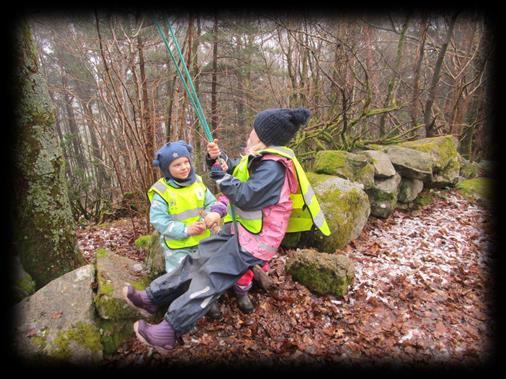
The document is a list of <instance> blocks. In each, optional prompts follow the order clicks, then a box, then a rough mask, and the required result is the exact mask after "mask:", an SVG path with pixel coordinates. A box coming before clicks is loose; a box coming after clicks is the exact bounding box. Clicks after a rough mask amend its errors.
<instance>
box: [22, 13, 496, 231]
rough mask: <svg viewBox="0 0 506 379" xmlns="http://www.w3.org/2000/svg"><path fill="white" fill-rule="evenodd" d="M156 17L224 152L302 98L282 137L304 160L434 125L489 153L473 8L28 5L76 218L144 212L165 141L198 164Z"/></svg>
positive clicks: (484, 74)
mask: <svg viewBox="0 0 506 379" xmlns="http://www.w3.org/2000/svg"><path fill="white" fill-rule="evenodd" d="M154 19H156V20H157V21H159V22H160V23H161V25H162V27H163V28H164V29H165V31H167V22H170V23H171V24H172V25H173V27H174V29H175V31H176V35H177V37H178V40H179V43H180V45H181V47H182V50H183V54H184V56H185V59H186V61H187V64H188V67H189V70H190V72H191V74H192V76H193V80H194V83H195V86H196V89H197V93H198V94H199V98H200V101H201V103H202V106H203V108H204V113H205V115H206V117H207V119H208V123H209V125H210V127H211V131H212V133H213V135H214V136H215V138H218V139H219V141H220V145H221V146H222V148H223V149H224V150H225V151H226V152H228V153H229V154H231V155H232V156H238V153H239V152H240V149H241V148H242V147H243V146H244V145H245V142H246V138H247V135H248V132H249V130H250V128H251V125H252V122H253V120H254V117H255V115H256V113H257V112H259V111H261V110H263V109H265V108H271V107H297V106H304V107H307V108H309V109H311V111H312V112H313V116H312V118H311V120H310V122H309V125H308V126H307V127H306V128H305V129H304V130H303V131H302V132H300V133H299V134H298V135H297V137H296V138H295V140H294V141H293V143H292V145H291V147H292V148H293V149H294V150H295V151H296V153H297V156H298V157H299V158H300V160H301V161H302V162H303V164H304V165H305V166H306V168H310V167H311V163H312V161H311V160H312V157H314V153H315V151H318V150H323V149H343V150H349V151H352V150H353V149H355V148H360V147H363V146H364V145H365V144H367V143H382V144H386V143H394V142H399V141H403V140H407V139H416V138H421V137H425V136H434V135H442V134H453V135H455V136H457V137H458V139H459V140H460V150H461V151H460V152H461V154H462V155H463V156H464V157H465V158H467V159H470V160H475V161H476V160H477V161H479V160H483V159H489V158H490V157H489V156H488V154H489V153H490V149H488V148H487V146H488V144H489V143H490V141H489V140H488V139H487V138H488V136H490V129H491V126H490V117H489V111H488V107H489V105H490V99H489V89H490V85H491V78H490V72H491V71H490V70H491V66H492V63H493V61H492V58H493V50H494V49H493V47H494V35H493V33H492V32H491V30H490V25H488V23H487V22H488V21H487V20H488V19H487V17H485V15H484V14H483V13H480V12H479V11H476V10H474V11H466V10H458V9H455V10H449V11H447V12H444V13H434V12H429V11H427V12H415V11H411V12H404V13H395V12H384V13H382V14H374V15H368V14H367V13H364V14H353V15H347V14H339V13H338V12H335V14H332V13H329V14H311V13H308V14H304V13H300V14H296V15H290V14H287V15H282V14H266V15H261V14H255V13H254V12H249V13H248V12H242V13H230V14H228V13H226V12H217V13H215V14H214V13H208V14H200V13H198V12H196V13H191V12H185V13H178V14H176V15H174V14H169V13H168V12H156V13H147V12H146V13H132V14H130V13H129V14H112V13H107V12H102V11H95V12H93V11H90V12H89V13H80V14H76V15H72V14H71V13H66V14H65V15H58V16H53V15H50V14H46V15H41V16H34V17H32V18H31V19H30V26H31V27H32V31H33V36H34V40H35V42H36V47H37V51H38V57H39V58H38V59H39V60H40V62H39V63H40V67H41V70H40V71H41V73H42V74H43V76H44V77H45V79H46V81H47V83H48V88H49V95H50V97H51V100H52V102H53V103H54V105H55V108H56V109H55V111H56V124H55V126H56V131H57V135H58V140H59V143H60V145H61V146H62V148H63V154H64V158H65V162H66V164H65V175H66V178H67V180H68V185H69V196H70V203H71V206H72V213H73V216H74V218H75V220H76V221H79V222H82V223H83V222H88V221H91V222H103V221H107V220H108V219H111V218H117V217H121V216H125V215H127V214H132V213H133V214H137V215H145V214H146V212H145V210H146V208H145V207H146V205H147V204H146V195H145V192H146V190H147V189H148V188H149V186H150V185H151V184H152V183H153V182H154V181H155V180H156V179H157V178H158V175H159V173H158V172H157V169H156V168H154V167H153V166H152V164H151V161H152V159H153V155H154V152H155V151H156V150H157V149H158V148H159V147H160V146H161V145H162V144H164V143H165V142H167V141H171V140H176V139H184V140H186V141H188V142H189V143H191V144H192V145H193V147H194V157H195V161H196V162H195V163H196V166H197V172H199V173H201V174H202V173H203V172H204V171H205V167H204V162H203V157H204V151H205V143H206V139H205V135H204V133H203V131H202V129H201V128H200V126H199V124H198V120H197V118H196V115H195V113H194V111H193V109H192V107H191V104H190V102H189V101H188V97H187V94H186V92H185V91H184V88H183V86H182V84H181V82H180V80H179V78H178V77H177V74H176V70H175V67H174V65H173V64H172V62H171V61H170V58H169V56H168V54H167V51H166V49H165V46H164V43H163V40H162V39H161V37H160V35H159V34H158V32H157V29H156V27H155V24H154V21H153V20H154ZM122 212H123V213H122ZM125 212H126V213H125ZM147 224H148V225H149V223H147ZM132 226H133V227H134V229H135V225H134V224H133V222H132ZM139 232H140V231H139Z"/></svg>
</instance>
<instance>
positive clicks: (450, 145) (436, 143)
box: [398, 135, 460, 187]
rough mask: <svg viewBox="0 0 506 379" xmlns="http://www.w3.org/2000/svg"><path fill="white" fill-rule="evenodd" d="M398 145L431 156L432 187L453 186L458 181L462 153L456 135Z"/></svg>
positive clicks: (422, 139)
mask: <svg viewBox="0 0 506 379" xmlns="http://www.w3.org/2000/svg"><path fill="white" fill-rule="evenodd" d="M398 146H400V147H407V148H409V149H414V150H416V151H419V152H423V153H427V154H429V155H430V156H431V158H432V179H431V181H430V183H429V184H430V186H431V187H446V186H453V185H455V184H456V183H457V181H458V177H459V174H460V159H459V156H460V154H459V152H458V139H457V138H456V137H454V136H452V135H445V136H437V137H429V138H421V139H418V140H415V141H408V142H402V143H400V144H399V145H398ZM415 179H420V178H415ZM422 180H423V179H422Z"/></svg>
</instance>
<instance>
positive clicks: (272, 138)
mask: <svg viewBox="0 0 506 379" xmlns="http://www.w3.org/2000/svg"><path fill="white" fill-rule="evenodd" d="M310 116H311V112H310V111H309V109H306V108H295V109H290V108H273V109H266V110H264V111H262V112H260V113H258V114H257V116H256V118H255V121H254V122H253V128H254V129H255V132H256V133H257V135H258V138H259V139H260V141H262V142H263V143H264V144H266V145H267V146H269V145H278V146H282V145H286V144H288V142H290V140H291V139H292V138H293V137H294V136H295V134H296V133H297V131H298V130H299V128H300V127H303V126H305V124H306V123H307V121H308V120H309V117H310Z"/></svg>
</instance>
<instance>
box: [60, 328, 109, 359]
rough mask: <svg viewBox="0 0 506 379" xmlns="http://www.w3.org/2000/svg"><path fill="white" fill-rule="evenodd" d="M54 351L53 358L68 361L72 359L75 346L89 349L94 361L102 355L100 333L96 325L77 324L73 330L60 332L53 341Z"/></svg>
mask: <svg viewBox="0 0 506 379" xmlns="http://www.w3.org/2000/svg"><path fill="white" fill-rule="evenodd" d="M52 343H53V345H54V349H53V351H52V352H51V356H54V357H55V358H60V359H65V360H68V359H70V358H72V354H73V353H72V352H73V350H72V349H73V347H72V345H73V344H77V345H78V346H80V347H83V348H85V349H87V350H88V351H89V352H90V353H91V356H92V357H93V358H94V360H98V359H99V358H101V355H102V343H101V340H100V332H99V330H98V328H97V327H96V326H95V325H92V324H86V323H84V322H79V323H77V324H76V325H75V326H74V327H73V328H71V329H68V330H65V331H62V332H60V333H59V334H58V335H57V336H56V338H55V339H54V340H53V342H52Z"/></svg>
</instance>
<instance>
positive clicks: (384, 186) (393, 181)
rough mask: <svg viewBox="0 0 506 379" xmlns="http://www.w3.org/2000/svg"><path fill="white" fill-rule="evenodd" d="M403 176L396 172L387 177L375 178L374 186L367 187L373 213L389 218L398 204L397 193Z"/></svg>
mask: <svg viewBox="0 0 506 379" xmlns="http://www.w3.org/2000/svg"><path fill="white" fill-rule="evenodd" d="M400 183H401V176H400V175H399V174H395V175H394V176H392V177H391V178H387V179H375V180H374V186H373V187H372V188H369V189H366V190H365V192H366V193H367V196H369V203H370V205H371V214H372V215H373V216H375V217H381V218H388V217H389V216H390V215H391V214H392V213H393V211H394V210H395V207H396V205H397V195H398V193H399V185H400Z"/></svg>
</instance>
